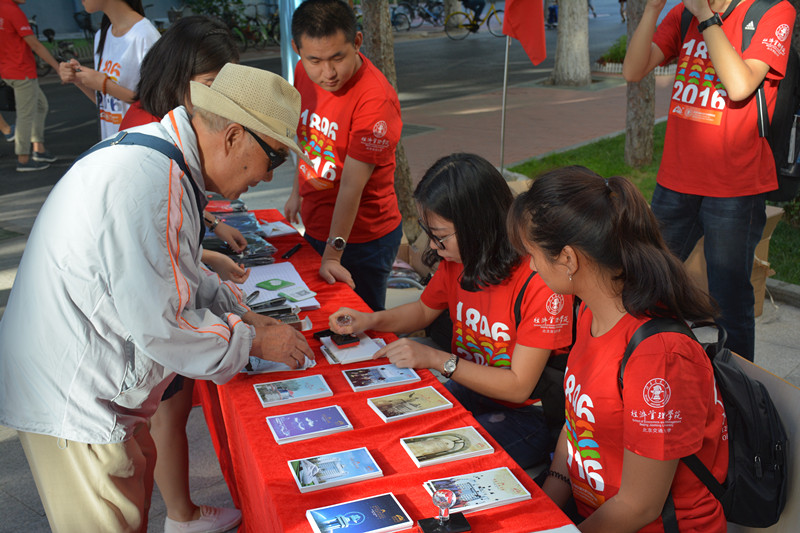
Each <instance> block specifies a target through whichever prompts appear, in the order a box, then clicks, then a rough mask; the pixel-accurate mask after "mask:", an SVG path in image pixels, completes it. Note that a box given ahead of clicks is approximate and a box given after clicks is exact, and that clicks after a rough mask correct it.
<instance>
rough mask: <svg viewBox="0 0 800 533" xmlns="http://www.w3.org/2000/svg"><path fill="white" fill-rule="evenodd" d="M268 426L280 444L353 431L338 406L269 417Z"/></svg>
mask: <svg viewBox="0 0 800 533" xmlns="http://www.w3.org/2000/svg"><path fill="white" fill-rule="evenodd" d="M267 425H268V426H269V429H270V431H272V435H273V436H274V437H275V441H276V442H277V443H278V444H285V443H287V442H294V441H298V440H304V439H313V438H314V437H321V436H323V435H330V434H331V433H338V432H339V431H347V430H350V429H353V425H352V424H350V421H349V420H348V419H347V417H346V416H345V415H344V411H342V408H341V407H339V406H338V405H331V406H328V407H320V408H318V409H310V410H308V411H300V412H297V413H289V414H286V415H276V416H268V417H267Z"/></svg>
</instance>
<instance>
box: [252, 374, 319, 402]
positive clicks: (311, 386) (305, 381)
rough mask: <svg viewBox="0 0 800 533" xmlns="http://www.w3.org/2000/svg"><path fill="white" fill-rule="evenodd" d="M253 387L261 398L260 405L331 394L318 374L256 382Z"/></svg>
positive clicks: (297, 400)
mask: <svg viewBox="0 0 800 533" xmlns="http://www.w3.org/2000/svg"><path fill="white" fill-rule="evenodd" d="M253 387H254V388H255V389H256V394H257V395H258V399H259V400H261V406H262V407H269V406H271V405H278V404H282V403H293V402H302V401H303V400H313V399H314V398H325V397H327V396H333V392H332V391H331V389H330V387H328V384H327V383H325V379H324V378H323V377H322V376H320V375H318V374H315V375H313V376H303V377H300V378H294V379H285V380H282V381H272V382H270V383H256V384H255V385H253Z"/></svg>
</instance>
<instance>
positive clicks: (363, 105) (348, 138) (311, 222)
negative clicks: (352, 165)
mask: <svg viewBox="0 0 800 533" xmlns="http://www.w3.org/2000/svg"><path fill="white" fill-rule="evenodd" d="M360 57H361V60H362V62H363V64H362V65H361V68H359V69H358V71H357V72H356V73H355V74H354V75H353V77H352V78H351V79H350V80H348V82H347V83H346V84H345V85H344V86H343V87H342V88H341V89H339V90H338V91H336V92H329V91H326V90H324V89H323V88H322V87H320V86H319V85H317V84H316V83H314V82H313V81H311V79H309V77H308V75H307V74H306V71H305V69H304V68H303V65H302V62H298V63H297V66H296V67H295V82H294V85H295V87H296V88H297V90H298V91H299V92H300V96H301V101H302V104H301V108H302V109H301V113H300V123H299V125H298V127H297V137H298V140H299V143H300V146H301V147H302V148H303V149H304V150H305V151H306V153H307V154H308V157H309V159H311V161H312V162H313V163H314V165H313V167H310V166H309V165H307V164H306V163H305V162H303V161H302V160H301V161H299V162H298V173H299V180H300V196H302V198H303V204H302V207H301V211H300V215H301V216H302V218H303V224H304V225H305V228H306V231H307V232H308V234H309V235H310V236H312V237H314V238H315V239H317V240H321V241H324V240H326V239H327V238H328V232H329V231H330V226H331V219H332V218H333V208H334V206H335V204H336V196H337V194H338V193H339V186H340V185H341V177H342V170H343V169H344V163H345V159H346V158H347V157H352V158H353V159H355V160H357V161H361V162H363V163H368V164H374V165H375V169H374V170H373V172H372V176H370V178H369V181H367V184H366V185H365V186H364V190H363V192H362V194H361V202H360V204H359V206H358V213H357V214H356V219H355V221H354V222H353V228H352V230H351V232H350V237H349V239H348V241H349V242H353V243H363V242H369V241H373V240H375V239H378V238H380V237H383V236H385V235H387V234H388V233H389V232H391V231H393V230H394V229H395V228H397V226H398V225H399V224H400V221H401V220H402V216H401V215H400V209H399V208H398V206H397V196H396V195H395V191H394V170H395V166H396V165H395V148H396V147H397V143H398V141H399V140H400V132H401V130H402V128H403V123H402V120H401V118H400V102H399V100H398V98H397V93H396V92H395V90H394V88H393V87H392V86H391V85H390V84H389V82H388V81H387V80H386V77H385V76H384V75H383V74H382V73H381V72H380V71H379V70H378V69H377V68H376V67H375V65H373V64H372V63H371V62H370V61H369V59H367V58H366V57H365V56H364V55H363V54H360Z"/></svg>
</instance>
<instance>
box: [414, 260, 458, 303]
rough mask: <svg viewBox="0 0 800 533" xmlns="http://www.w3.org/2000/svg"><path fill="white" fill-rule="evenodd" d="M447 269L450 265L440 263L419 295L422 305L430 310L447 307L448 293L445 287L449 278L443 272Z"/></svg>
mask: <svg viewBox="0 0 800 533" xmlns="http://www.w3.org/2000/svg"><path fill="white" fill-rule="evenodd" d="M449 267H450V264H449V263H447V262H446V261H442V262H440V263H439V267H438V268H437V270H436V272H435V273H434V274H433V277H432V278H431V280H430V281H429V282H428V285H426V286H425V289H424V290H423V291H422V294H421V295H420V300H422V303H424V304H425V305H427V306H428V307H430V308H431V309H447V307H448V303H449V300H450V297H449V294H450V291H449V290H448V287H447V280H449V279H450V277H451V276H449V275H447V273H446V272H445V271H446V270H447V269H448V268H449Z"/></svg>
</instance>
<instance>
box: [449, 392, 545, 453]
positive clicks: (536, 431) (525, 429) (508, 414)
mask: <svg viewBox="0 0 800 533" xmlns="http://www.w3.org/2000/svg"><path fill="white" fill-rule="evenodd" d="M444 386H445V387H447V390H449V391H450V392H451V393H452V394H453V396H455V397H456V399H457V400H458V401H459V403H461V405H463V406H464V408H465V409H466V410H467V411H470V412H471V413H472V416H474V417H475V419H476V420H477V421H478V422H479V423H480V425H481V426H483V429H485V430H486V431H488V432H489V435H491V436H492V437H493V438H494V440H496V441H497V442H498V444H500V446H502V447H503V449H504V450H505V451H506V453H508V455H510V456H511V458H512V459H514V461H516V462H517V464H518V465H519V466H521V467H522V468H530V467H532V466H535V465H537V464H539V463H542V462H544V461H548V460H549V458H550V451H551V450H550V433H549V431H548V429H547V424H546V423H545V420H544V413H543V412H542V408H541V407H539V406H537V405H526V406H524V407H519V408H516V409H515V408H512V407H507V406H505V405H503V404H501V403H497V402H496V401H494V400H492V399H491V398H487V397H486V396H484V395H482V394H478V393H477V392H475V391H473V390H472V389H468V388H467V387H465V386H463V385H461V384H460V383H456V382H455V381H453V380H452V379H451V380H450V381H448V382H446V383H445V385H444Z"/></svg>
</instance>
